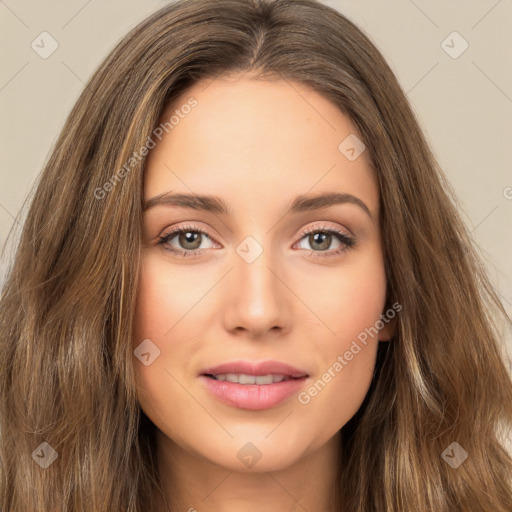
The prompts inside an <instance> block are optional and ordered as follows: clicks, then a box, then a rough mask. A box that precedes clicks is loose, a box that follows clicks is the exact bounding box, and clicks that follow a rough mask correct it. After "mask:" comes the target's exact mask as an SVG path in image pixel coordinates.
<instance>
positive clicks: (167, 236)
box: [157, 225, 356, 259]
mask: <svg viewBox="0 0 512 512" xmlns="http://www.w3.org/2000/svg"><path fill="white" fill-rule="evenodd" d="M190 231H192V232H194V233H201V234H203V235H206V236H207V237H208V238H209V239H210V240H212V241H214V239H213V237H211V236H210V235H209V233H208V232H206V231H204V230H203V229H200V228H198V227H197V226H194V225H185V226H182V227H180V228H177V229H173V230H171V231H168V232H167V233H164V234H163V235H162V236H160V237H159V238H158V242H157V245H159V246H162V249H163V250H164V251H168V252H171V253H173V254H176V255H177V256H180V257H182V258H186V257H189V256H198V255H199V254H200V253H201V251H202V250H204V249H196V250H194V251H181V250H178V249H171V248H169V247H166V246H165V244H166V243H167V242H169V240H172V239H173V238H174V237H175V236H176V235H179V234H181V233H185V232H190ZM311 233H328V234H331V235H335V236H336V237H337V238H338V240H339V241H340V242H341V243H342V244H344V245H343V246H342V247H339V248H338V249H335V250H331V251H313V250H311V253H312V254H315V256H314V257H315V258H318V259H322V258H330V257H333V256H337V255H339V254H341V253H343V252H344V251H347V250H348V249H351V248H353V247H354V246H355V245H356V240H355V239H354V238H351V237H348V236H347V235H346V234H345V233H344V232H343V231H341V230H340V229H337V228H333V227H327V226H320V227H317V226H315V227H310V228H307V229H305V230H304V231H303V232H302V234H301V237H300V238H299V240H298V241H299V242H300V241H301V240H302V239H303V238H304V237H306V236H307V235H309V234H311Z"/></svg>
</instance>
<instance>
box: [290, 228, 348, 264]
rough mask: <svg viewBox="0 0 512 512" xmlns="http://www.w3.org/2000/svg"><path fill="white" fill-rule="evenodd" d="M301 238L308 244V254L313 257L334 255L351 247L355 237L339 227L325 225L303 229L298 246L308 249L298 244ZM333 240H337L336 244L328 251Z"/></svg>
mask: <svg viewBox="0 0 512 512" xmlns="http://www.w3.org/2000/svg"><path fill="white" fill-rule="evenodd" d="M333 236H334V239H333ZM303 240H304V241H305V242H306V243H307V244H309V246H310V251H311V253H310V255H311V256H313V257H314V258H329V257H331V256H336V255H338V254H340V253H342V252H344V251H346V250H348V249H351V248H352V247H354V246H355V244H356V241H355V239H354V238H352V237H350V236H348V235H347V234H345V233H344V232H343V231H342V230H341V229H338V228H334V227H327V226H319V227H318V226H314V227H311V228H308V229H306V230H305V231H304V233H303V236H302V238H301V239H300V240H299V248H301V249H308V247H303V246H302V245H300V244H301V242H302V241H303ZM333 240H334V241H337V242H338V246H337V247H335V248H334V249H333V250H330V251H328V249H329V248H330V246H331V245H332V242H333ZM323 253H325V254H323Z"/></svg>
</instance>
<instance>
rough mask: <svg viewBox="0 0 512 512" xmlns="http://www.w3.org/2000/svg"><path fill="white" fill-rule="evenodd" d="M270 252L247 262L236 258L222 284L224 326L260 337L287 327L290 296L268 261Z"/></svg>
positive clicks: (276, 271)
mask: <svg viewBox="0 0 512 512" xmlns="http://www.w3.org/2000/svg"><path fill="white" fill-rule="evenodd" d="M269 253H270V251H263V253H262V254H261V255H260V256H259V257H258V258H257V259H256V260H255V261H253V262H251V263H248V262H247V261H245V260H244V259H243V258H241V257H239V256H238V255H235V257H234V268H233V270H232V271H231V272H230V273H229V276H228V279H227V281H226V283H225V287H226V295H225V301H224V312H223V318H224V327H225V329H226V330H228V331H229V332H232V333H236V332H245V333H247V334H248V335H249V336H250V337H252V338H259V337H262V336H265V335H267V334H269V333H270V332H275V333H276V334H282V333H283V332H285V331H288V330H289V328H290V320H291V310H290V302H289V301H290V296H291V295H292V293H291V292H290V290H289V289H288V287H287V286H286V284H285V282H284V280H283V278H282V277H281V276H280V275H279V274H280V273H279V272H278V270H277V267H276V266H275V264H273V262H272V260H271V258H270V254H269Z"/></svg>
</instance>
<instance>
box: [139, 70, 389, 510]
mask: <svg viewBox="0 0 512 512" xmlns="http://www.w3.org/2000/svg"><path fill="white" fill-rule="evenodd" d="M190 97H194V98H195V99H196V100H197V101H198V105H197V106H196V107H195V108H194V109H192V110H191V112H190V113H189V114H188V115H187V116H184V118H183V119H180V121H179V123H178V124H177V125H175V126H174V127H173V129H172V130H171V131H169V133H168V134H166V135H164V137H163V138H162V141H161V142H159V143H158V144H157V146H156V147H155V148H154V149H152V150H151V151H150V153H149V156H148V162H147V169H146V174H145V181H144V200H145V201H147V200H149V199H150V198H153V197H155V196H157V195H159V194H163V193H167V192H172V193H195V194H209V195H216V196H219V197H221V198H222V199H223V200H224V201H225V202H226V203H227V204H228V206H229V207H230V208H231V210H232V213H231V214H230V215H220V214H215V213H211V212H203V211H199V210H193V209H190V208H182V207H175V206H168V205H158V206H154V207H152V208H149V209H147V210H146V211H145V213H144V235H143V236H144V247H143V251H142V267H141V277H140V282H139V292H138V298H137V304H136V313H135V319H134V329H133V334H134V335H133V348H134V349H135V348H136V347H137V346H138V345H139V344H140V343H141V342H142V340H145V339H150V340H151V341H152V342H153V343H154V344H155V345H156V346H157V347H158V348H159V349H160V355H159V357H157V358H156V359H155V360H154V361H153V362H152V363H151V364H150V365H149V366H145V365H143V364H141V362H140V361H139V360H138V359H137V358H135V357H134V367H135V375H136V383H137V389H138V395H139V401H140V405H141V407H142V409H143V411H144V412H145V413H146V415H147V416H148V417H149V418H150V419H151V421H152V422H153V423H154V424H155V425H156V427H157V429H158V462H159V465H160V469H161V472H162V477H163V481H164V486H165V492H166V494H167V495H168V496H174V497H175V499H177V500H178V501H179V507H180V510H190V511H191V512H192V510H194V509H196V510H198V511H199V512H203V511H204V512H208V511H215V512H231V511H238V510H244V511H248V512H252V511H261V510H265V511H267V512H273V511H279V512H283V511H298V510H301V511H303V510H304V509H305V510H308V511H310V512H314V511H324V512H325V511H328V510H333V500H332V492H333V489H334V485H335V480H334V472H335V468H336V465H337V463H338V459H337V450H338V448H339V443H340V438H339V434H338V431H339V430H340V429H341V427H343V425H345V424H346V423H347V422H348V421H349V420H350V418H352V416H353V415H354V414H355V413H356V411H357V410H358V409H359V407H360V406H361V404H362V402H363V399H364V397H365V395H366V393H367V391H368V388H369V386H370V383H371V379H372V375H373V372H374V368H375V360H376V352H377V346H378V339H380V340H381V341H386V340H388V339H389V337H390V334H391V325H392V324H391V323H388V324H386V325H385V327H384V328H383V329H382V330H381V331H380V333H379V335H378V337H377V336H374V337H371V336H370V337H369V338H368V340H369V341H368V344H367V345H366V346H364V345H361V346H362V350H361V351H360V352H359V353H357V355H355V356H354V358H353V359H352V360H351V361H350V362H349V363H348V364H347V365H346V366H344V368H343V370H342V371H340V372H338V373H335V375H336V376H335V377H334V378H332V379H331V381H330V382H329V383H328V384H327V385H326V386H325V387H324V388H323V390H322V391H321V392H319V393H318V394H317V395H316V396H315V397H314V398H312V399H311V401H310V402H309V403H308V404H302V403H300V402H299V401H298V399H297V396H292V397H291V398H290V399H288V400H286V401H285V402H283V403H281V404H279V405H278V406H276V407H274V408H271V409H267V410H263V411H250V410H245V409H239V408H235V407H232V406H229V405H226V404H224V403H221V402H219V401H218V400H217V399H216V398H215V397H214V396H212V395H211V394H210V393H209V392H208V390H207V389H206V388H205V386H204V385H203V383H202V382H201V380H200V379H199V378H198V375H199V373H200V371H201V369H203V368H205V367H207V366H213V365H216V364H220V363H222V362H226V361H231V360H235V359H246V360H257V361H261V360H266V359H274V360H278V361H283V362H287V363H288V364H291V365H293V366H296V367H298V368H301V369H304V370H306V371H307V373H308V374H309V376H310V377H309V378H308V380H307V382H306V383H305V385H304V388H303V389H308V388H309V387H310V386H311V385H312V384H313V383H314V382H316V381H317V380H318V379H319V378H321V377H322V374H324V373H325V372H326V371H327V369H328V368H329V367H332V366H333V364H334V362H335V361H336V360H337V357H338V356H339V355H343V354H344V353H345V352H346V351H347V350H348V349H349V348H350V346H351V344H352V342H353V341H354V340H356V339H357V336H358V335H359V334H360V333H361V332H363V331H364V329H365V328H369V327H371V326H373V325H374V324H375V323H376V321H377V320H379V317H380V315H381V314H383V313H384V312H385V311H384V307H385V297H386V277H385V270H384V259H383V251H382V243H381V235H380V228H379V222H378V218H379V217H378V216H379V191H378V185H377V182H376V179H375V176H374V174H373V170H372V168H371V165H370V162H369V159H368V156H367V152H363V153H362V154H361V155H360V156H359V157H358V158H357V159H356V160H355V161H349V160H348V159H347V158H346V157H345V155H344V154H342V153H341V152H340V151H339V150H338V146H339V144H340V142H341V141H343V139H345V137H347V136H348V135H349V134H357V131H356V129H355V127H354V125H353V124H352V123H351V122H350V120H349V118H348V117H346V116H345V115H343V114H342V113H341V112H340V111H339V109H338V108H337V107H336V106H335V105H334V104H332V103H331V102H330V101H328V100H327V99H326V98H324V97H323V96H321V95H319V94H318V93H316V92H315V91H313V90H311V89H309V88H308V87H306V86H304V85H301V84H298V83H294V82H287V81H284V80H278V81H272V82H269V81H264V82H262V81H256V80H254V79H252V78H251V77H249V76H240V75H238V76H223V77H221V78H217V79H216V80H215V81H213V82H211V83H209V82H204V81H201V82H198V83H196V84H195V85H194V86H193V87H192V88H191V89H189V90H188V91H187V92H186V93H184V94H183V95H182V96H181V97H180V98H178V100H177V101H176V102H175V103H174V105H173V108H172V110H171V109H168V111H167V112H165V113H164V115H163V116H162V119H164V120H166V119H168V118H169V117H170V115H171V113H172V111H174V110H175V109H176V108H180V106H182V105H184V104H185V103H186V102H187V100H188V99H189V98H190ZM359 138H360V139H361V138H362V137H359ZM333 191H335V192H344V193H349V194H353V195H355V196H357V197H358V198H359V199H361V200H362V201H363V202H364V203H365V204H366V205H367V207H368V208H369V210H370V212H371V216H372V217H370V216H369V215H367V214H366V213H365V212H364V211H363V209H362V208H360V207H359V206H357V205H355V204H350V203H344V204H337V205H333V206H329V207H326V208H323V209H321V210H316V211H309V212H302V213H299V214H290V215H286V216H285V215H284V214H285V211H286V209H287V207H288V206H289V204H290V203H291V201H292V200H293V199H294V198H295V197H296V196H297V195H299V194H306V193H307V194H316V193H321V192H333ZM188 223H193V224H194V226H195V227H197V228H199V229H201V230H206V232H207V233H209V234H211V237H212V238H208V237H207V236H205V235H200V236H201V240H202V242H201V245H200V249H199V251H200V255H197V256H189V257H186V258H182V257H179V256H178V255H175V254H174V253H170V252H168V251H166V250H165V249H164V248H163V247H162V245H158V239H159V237H160V236H162V235H164V234H166V232H168V231H169V228H170V227H173V228H175V227H180V226H184V225H186V224H188ZM309 227H315V228H318V231H319V232H320V233H325V231H322V229H323V228H326V227H330V228H332V227H334V228H336V227H337V228H339V229H341V230H342V231H343V232H344V233H346V234H347V235H349V236H350V237H352V238H355V239H356V241H357V244H356V246H354V247H351V248H348V249H347V250H346V251H344V252H341V253H340V254H337V255H336V254H334V251H335V250H336V249H338V248H340V247H343V245H344V244H343V243H342V242H341V241H339V240H338V239H337V238H336V236H335V235H333V236H332V239H331V243H330V245H329V241H327V242H324V243H323V244H322V242H321V240H320V241H317V242H316V244H315V241H314V240H312V239H311V237H309V236H308V235H307V234H306V235H304V229H305V228H309ZM247 236H252V237H253V238H254V239H255V240H256V241H257V242H258V243H259V244H260V246H261V248H262V249H263V252H262V254H261V255H260V256H259V257H258V258H257V259H256V260H255V261H254V262H252V263H248V262H247V261H245V260H244V259H243V258H242V257H240V256H239V254H238V253H237V252H236V249H237V247H238V246H239V245H240V243H241V242H242V241H243V240H244V239H245V238H246V237H247ZM167 246H168V247H169V246H171V247H173V248H175V249H177V250H181V251H187V250H188V251H191V250H193V249H195V248H196V247H197V246H196V245H194V244H193V243H191V242H190V241H189V243H188V245H187V240H183V239H182V240H181V241H180V238H179V236H178V235H175V236H174V238H173V239H172V240H170V241H168V242H167ZM192 246H193V247H192ZM322 247H326V249H325V248H324V249H323V251H322ZM322 252H323V253H324V254H325V253H330V254H332V256H331V257H326V258H324V259H319V258H318V257H315V256H318V254H319V253H322ZM248 442H251V443H253V444H254V445H255V446H256V447H257V448H258V450H259V452H260V453H261V458H260V459H259V460H258V461H257V463H255V464H254V465H253V466H252V467H247V466H245V465H244V464H243V463H242V462H241V461H240V459H239V458H238V457H237V453H238V451H239V450H240V449H241V448H242V447H244V445H246V443H248ZM299 503H300V504H299ZM158 510H162V511H163V510H166V508H165V506H164V505H163V503H162V502H161V501H160V502H159V506H158Z"/></svg>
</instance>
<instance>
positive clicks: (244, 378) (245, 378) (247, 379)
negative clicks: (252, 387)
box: [238, 373, 256, 384]
mask: <svg viewBox="0 0 512 512" xmlns="http://www.w3.org/2000/svg"><path fill="white" fill-rule="evenodd" d="M238 383H239V384H256V377H255V376H254V375H245V374H244V373H241V374H240V375H239V376H238Z"/></svg>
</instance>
